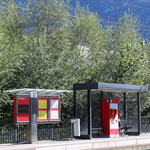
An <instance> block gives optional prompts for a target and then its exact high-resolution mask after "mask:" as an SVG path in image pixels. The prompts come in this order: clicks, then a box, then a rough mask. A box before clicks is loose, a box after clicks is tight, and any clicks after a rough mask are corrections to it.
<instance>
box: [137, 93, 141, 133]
mask: <svg viewBox="0 0 150 150" xmlns="http://www.w3.org/2000/svg"><path fill="white" fill-rule="evenodd" d="M137 106H138V134H141V95H140V92H138V93H137Z"/></svg>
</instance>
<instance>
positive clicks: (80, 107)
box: [76, 91, 88, 136]
mask: <svg viewBox="0 0 150 150" xmlns="http://www.w3.org/2000/svg"><path fill="white" fill-rule="evenodd" d="M76 103H77V118H79V119H80V132H81V136H87V135H88V103H87V91H77V92H76Z"/></svg>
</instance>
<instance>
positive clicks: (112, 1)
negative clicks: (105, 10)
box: [106, 0, 150, 11]
mask: <svg viewBox="0 0 150 150" xmlns="http://www.w3.org/2000/svg"><path fill="white" fill-rule="evenodd" d="M106 1H109V2H110V3H116V4H119V5H125V6H130V7H135V8H140V9H144V10H149V11H150V8H145V7H141V6H137V5H131V4H127V3H122V2H118V1H114V0H106Z"/></svg>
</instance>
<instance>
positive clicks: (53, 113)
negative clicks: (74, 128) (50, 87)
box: [49, 98, 60, 121]
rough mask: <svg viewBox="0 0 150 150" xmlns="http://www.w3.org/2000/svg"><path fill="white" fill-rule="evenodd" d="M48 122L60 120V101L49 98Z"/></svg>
mask: <svg viewBox="0 0 150 150" xmlns="http://www.w3.org/2000/svg"><path fill="white" fill-rule="evenodd" d="M49 112H50V121H59V120H60V99H58V98H51V99H50V111H49Z"/></svg>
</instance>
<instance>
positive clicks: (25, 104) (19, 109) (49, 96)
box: [5, 88, 72, 142]
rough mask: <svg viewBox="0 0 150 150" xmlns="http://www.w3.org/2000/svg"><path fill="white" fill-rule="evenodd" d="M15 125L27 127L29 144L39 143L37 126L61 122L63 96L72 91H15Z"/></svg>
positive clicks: (12, 92) (28, 89) (13, 91)
mask: <svg viewBox="0 0 150 150" xmlns="http://www.w3.org/2000/svg"><path fill="white" fill-rule="evenodd" d="M5 92H8V93H11V94H13V95H14V123H15V124H24V125H26V134H27V142H36V141H37V125H38V124H48V123H59V122H60V121H61V95H62V94H63V93H70V92H72V91H71V90H50V89H31V88H23V89H15V90H8V91H5Z"/></svg>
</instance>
